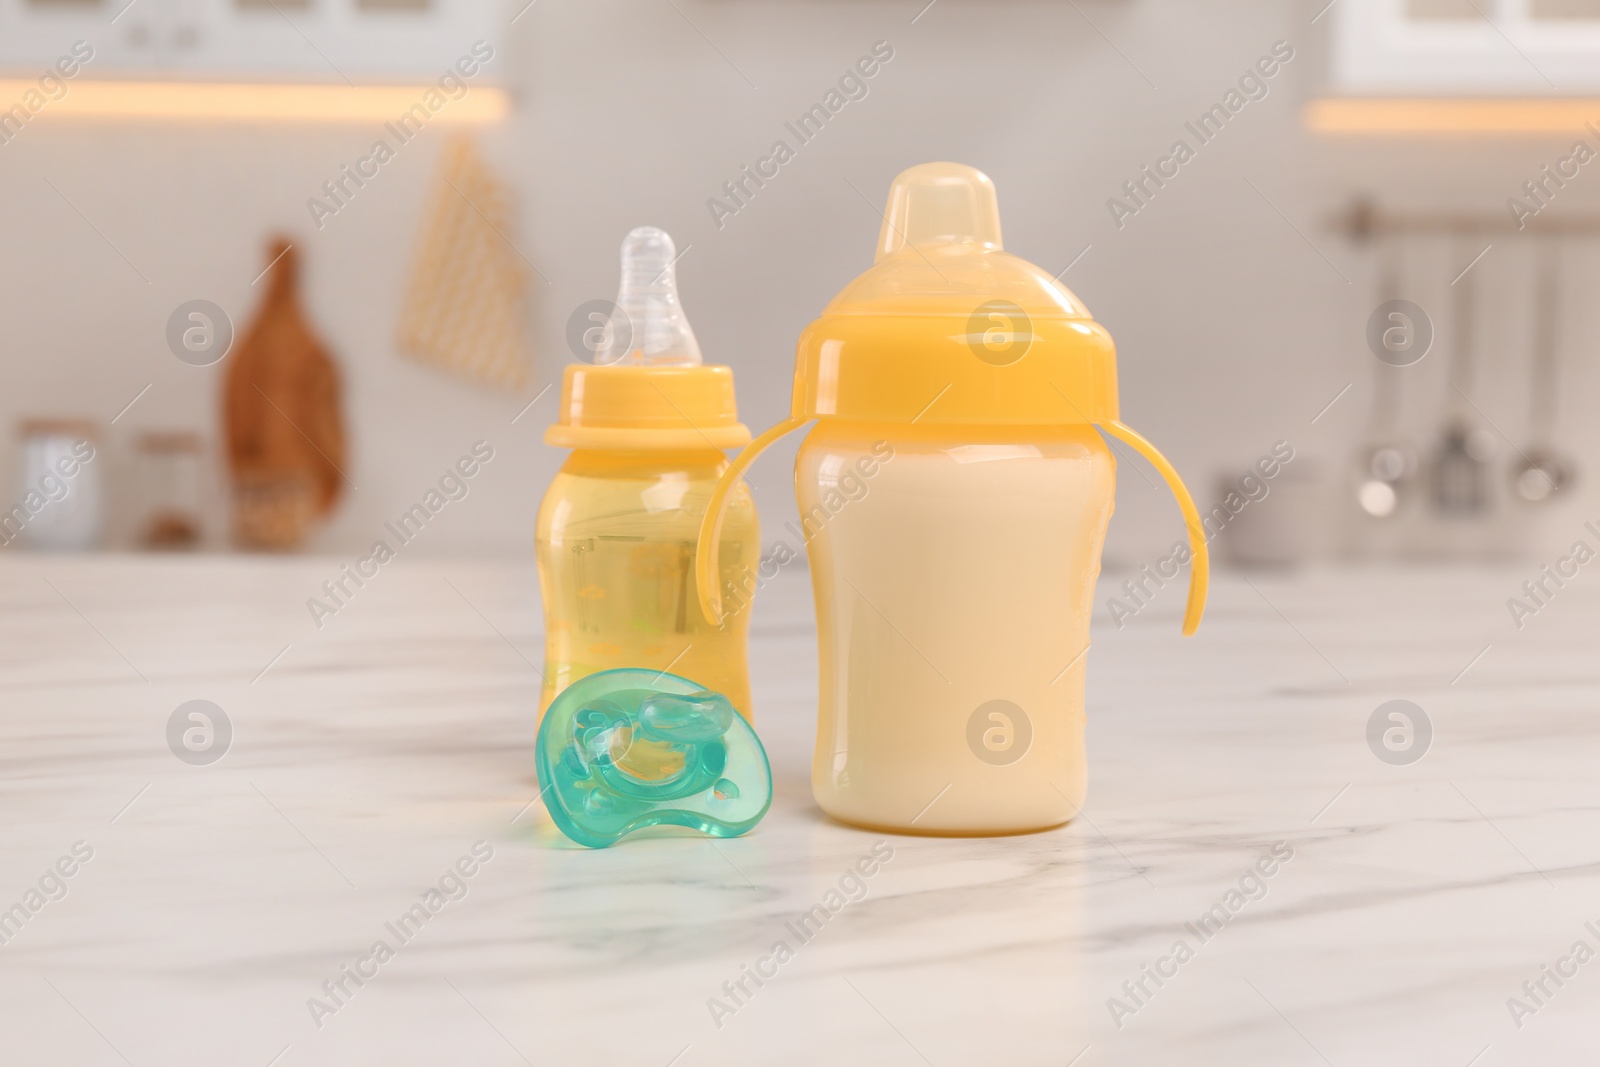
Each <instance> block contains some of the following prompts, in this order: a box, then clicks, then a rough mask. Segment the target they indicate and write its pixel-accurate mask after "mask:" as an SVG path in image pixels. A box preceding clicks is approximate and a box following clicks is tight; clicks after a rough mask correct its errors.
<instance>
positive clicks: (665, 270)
mask: <svg viewBox="0 0 1600 1067" xmlns="http://www.w3.org/2000/svg"><path fill="white" fill-rule="evenodd" d="M676 259H677V249H676V248H674V247H673V244H672V238H671V237H669V236H667V232H666V231H665V230H661V229H658V228H656V227H654V226H640V227H639V228H638V229H636V230H633V231H631V232H629V234H628V236H627V237H624V238H623V239H622V284H621V287H620V288H619V289H618V290H617V310H618V311H620V312H621V313H622V315H623V316H624V319H623V322H624V323H625V324H626V326H624V327H622V328H617V329H612V330H611V331H609V332H608V335H607V337H606V341H605V344H604V345H603V346H602V347H601V348H600V350H599V351H598V352H596V353H595V362H596V363H633V364H643V365H647V366H657V367H660V366H677V367H693V366H699V364H700V345H699V343H698V342H696V341H695V339H694V331H693V330H691V329H690V328H689V320H688V319H687V318H686V317H685V316H684V314H683V307H682V305H680V304H679V303H678V275H677V268H676V266H675V265H674V264H675V261H676Z"/></svg>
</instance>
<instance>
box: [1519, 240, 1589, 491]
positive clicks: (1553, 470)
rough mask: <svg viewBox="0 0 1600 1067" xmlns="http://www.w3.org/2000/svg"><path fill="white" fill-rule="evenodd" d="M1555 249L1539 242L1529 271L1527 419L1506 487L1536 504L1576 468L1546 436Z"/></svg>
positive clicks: (1553, 381) (1552, 411)
mask: <svg viewBox="0 0 1600 1067" xmlns="http://www.w3.org/2000/svg"><path fill="white" fill-rule="evenodd" d="M1558 255H1559V250H1558V248H1557V247H1556V245H1555V244H1554V242H1553V241H1550V240H1545V241H1541V242H1540V244H1539V269H1538V271H1537V272H1536V273H1535V275H1534V278H1535V285H1536V286H1537V289H1536V291H1535V294H1534V307H1535V318H1534V324H1533V358H1532V359H1531V360H1530V361H1529V380H1528V424H1529V426H1530V438H1531V440H1530V443H1529V445H1528V447H1527V449H1526V450H1524V451H1523V452H1521V453H1520V454H1519V456H1518V459H1517V462H1516V464H1515V465H1514V466H1513V467H1512V468H1511V490H1512V492H1514V493H1516V495H1517V497H1518V498H1519V499H1521V500H1523V501H1525V502H1527V503H1529V504H1542V503H1544V502H1545V501H1547V500H1549V499H1551V498H1552V497H1555V496H1557V495H1559V494H1560V493H1562V492H1563V491H1564V490H1566V489H1567V488H1568V487H1569V486H1571V484H1572V481H1573V478H1574V475H1575V472H1576V468H1575V466H1574V464H1573V462H1572V461H1571V460H1570V459H1568V458H1567V457H1566V456H1564V455H1562V454H1561V453H1560V452H1558V451H1557V450H1556V449H1555V448H1554V447H1553V446H1552V445H1551V444H1550V440H1551V438H1552V437H1553V436H1554V433H1555V423H1556V412H1557V408H1558V407H1559V404H1558V398H1559V396H1560V382H1559V377H1558V370H1559V367H1558V359H1559V357H1558V351H1557V346H1558V344H1559V340H1558V338H1559V336H1560V333H1559V331H1560V328H1561V326H1560V323H1561V280H1560V271H1559V267H1558V263H1557V257H1558Z"/></svg>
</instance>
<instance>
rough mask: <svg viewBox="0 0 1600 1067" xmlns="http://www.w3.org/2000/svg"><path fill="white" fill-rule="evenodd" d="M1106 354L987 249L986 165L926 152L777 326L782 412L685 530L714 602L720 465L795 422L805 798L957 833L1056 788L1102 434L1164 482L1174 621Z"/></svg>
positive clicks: (1067, 742) (1106, 338) (1068, 787)
mask: <svg viewBox="0 0 1600 1067" xmlns="http://www.w3.org/2000/svg"><path fill="white" fill-rule="evenodd" d="M1116 371H1117V369H1116V353H1115V348H1114V347H1113V345H1112V342H1111V337H1110V335H1109V334H1108V333H1107V332H1106V330H1105V328H1104V327H1102V326H1101V325H1100V324H1098V323H1097V322H1095V321H1094V319H1093V318H1091V317H1090V315H1089V312H1088V310H1087V309H1086V308H1084V306H1083V304H1082V303H1080V302H1079V301H1078V299H1077V298H1076V297H1075V296H1073V295H1072V294H1071V293H1070V292H1068V291H1067V290H1066V289H1065V288H1063V287H1062V286H1060V285H1059V284H1057V283H1056V281H1055V280H1054V279H1053V278H1052V277H1051V276H1050V274H1049V273H1048V272H1046V271H1044V270H1041V269H1040V268H1039V267H1036V266H1034V265H1033V264H1032V263H1029V262H1027V261H1025V260H1022V259H1019V258H1017V257H1016V256H1013V255H1010V254H1008V253H1006V252H1005V251H1003V250H1002V248H1001V243H1000V217H999V209H998V207H997V205H996V200H995V191H994V185H993V183H992V182H990V180H989V179H988V177H986V176H985V175H983V174H982V173H980V172H978V171H976V170H973V169H972V168H970V167H964V166H959V165H957V164H953V163H929V164H925V165H922V166H918V167H912V168H911V169H910V170H907V171H905V172H903V173H902V174H900V175H899V177H897V178H896V179H895V181H894V184H893V186H892V187H891V189H890V192H889V204H888V209H887V211H886V213H885V216H884V222H883V229H882V232H881V234H880V236H879V239H878V249H877V256H876V260H875V263H874V265H873V267H872V268H871V269H870V270H868V271H867V272H866V273H865V274H862V275H861V276H860V277H858V278H857V279H856V280H855V281H853V282H852V283H850V285H848V286H846V288H845V289H844V291H843V292H841V293H840V294H839V295H838V296H837V297H836V298H835V299H834V300H833V302H832V303H831V304H829V305H828V307H827V308H826V309H825V310H824V311H823V313H822V317H821V318H820V319H818V320H817V321H816V322H814V323H812V324H811V326H810V327H809V328H807V330H806V331H805V333H804V334H802V335H801V338H800V343H799V348H798V353H797V356H796V367H795V377H794V399H793V405H792V408H791V412H792V415H791V418H789V419H788V420H786V421H785V422H783V423H780V424H779V425H778V426H775V427H773V429H772V430H770V431H768V432H767V433H765V434H763V435H762V436H761V437H760V438H758V439H757V440H756V441H755V442H754V443H753V444H752V445H751V446H750V447H749V448H747V449H746V450H745V451H744V453H743V454H741V455H740V457H739V458H738V459H737V460H736V461H735V462H734V464H733V466H732V467H730V468H729V469H728V470H727V471H726V472H725V473H724V474H723V475H722V479H721V482H720V484H719V485H718V488H717V495H716V497H715V498H714V499H713V500H712V503H711V507H710V510H709V511H708V513H707V514H706V518H705V524H704V527H703V529H702V535H701V540H700V543H699V547H698V553H699V560H700V567H699V570H698V582H699V587H700V594H701V597H702V601H703V603H704V605H705V608H706V613H707V615H708V617H709V618H717V617H719V615H720V613H721V612H722V611H723V610H726V607H727V605H725V604H724V603H723V598H722V594H723V593H724V591H725V590H726V588H727V587H726V586H725V584H722V583H725V582H726V578H725V577H724V576H723V574H722V571H721V570H720V568H721V567H722V566H723V564H722V563H720V562H719V561H720V560H721V557H722V553H723V552H725V551H726V550H727V549H726V548H725V547H724V546H725V545H726V544H727V540H726V539H727V537H728V530H729V529H730V528H736V527H732V526H731V525H730V524H732V523H733V522H734V521H735V520H736V519H737V517H738V514H739V513H738V511H737V510H736V509H735V508H734V507H730V508H729V509H728V510H727V511H726V514H727V516H728V517H727V518H726V519H724V517H723V516H724V505H725V504H730V505H731V504H734V503H735V502H737V501H742V500H743V497H742V496H739V495H738V494H739V493H740V482H739V475H740V474H741V473H742V472H743V471H744V470H745V468H747V467H748V466H749V464H750V463H751V462H752V461H753V460H754V459H755V457H756V455H757V454H758V453H759V452H760V451H761V450H762V449H763V448H765V447H766V446H767V445H769V444H771V443H772V442H773V441H774V440H776V439H777V438H778V437H780V436H782V435H783V434H785V433H788V432H789V431H791V430H794V429H797V428H798V427H800V426H801V425H803V424H805V423H806V422H809V421H811V420H816V425H815V426H814V427H813V428H812V429H811V432H810V433H809V434H808V435H807V436H806V438H805V440H804V443H803V444H802V445H801V447H800V452H799V457H798V459H797V460H796V464H795V487H796V490H797V496H798V499H799V507H800V520H801V529H802V531H803V533H804V537H805V540H806V547H807V554H808V556H809V558H810V563H811V579H812V589H813V593H814V594H815V598H816V613H817V645H818V657H819V662H820V672H821V678H820V683H819V704H818V712H817V744H816V750H815V753H814V756H813V760H812V770H811V782H812V789H813V791H814V793H815V795H816V798H817V802H818V803H819V804H820V805H821V806H822V808H823V810H825V811H826V812H827V813H828V814H830V815H832V816H834V817H835V818H837V819H840V820H842V821H844V822H849V823H854V824H856V825H860V826H867V827H873V828H879V829H885V830H893V831H899V832H906V833H928V834H948V835H961V834H974V835H976V834H1004V833H1020V832H1024V831H1030V830H1040V829H1044V828H1047V827H1051V826H1057V825H1060V824H1061V823H1064V822H1066V821H1068V820H1069V819H1071V818H1072V817H1073V816H1074V815H1075V814H1076V813H1077V812H1078V810H1079V808H1080V806H1081V805H1082V803H1083V800H1084V794H1085V787H1086V766H1085V760H1084V677H1085V669H1086V663H1087V655H1086V654H1087V652H1088V650H1089V615H1090V607H1091V604H1092V600H1093V596H1094V585H1095V579H1096V578H1097V577H1098V575H1099V573H1100V549H1101V545H1102V542H1103V541H1104V538H1105V532H1106V524H1107V523H1108V521H1109V520H1110V518H1111V508H1112V499H1113V492H1114V488H1115V472H1116V462H1115V460H1114V459H1113V457H1112V454H1111V452H1110V450H1109V449H1108V448H1107V446H1106V442H1105V439H1104V438H1103V437H1102V436H1101V434H1102V433H1108V434H1111V435H1112V436H1114V437H1117V438H1120V439H1121V440H1123V441H1124V442H1126V443H1127V444H1128V445H1130V446H1131V447H1133V448H1134V449H1135V450H1137V451H1138V452H1140V453H1141V454H1143V455H1144V456H1145V457H1146V458H1147V459H1148V460H1149V461H1150V462H1151V463H1152V464H1153V465H1154V466H1155V468H1156V469H1157V470H1158V471H1159V472H1160V473H1161V475H1162V476H1163V477H1164V478H1165V479H1166V481H1167V484H1168V485H1169V486H1170V487H1171V489H1172V492H1173V493H1174V495H1175V496H1176V497H1177V500H1178V504H1179V506H1180V508H1181V510H1182V513H1183V517H1184V519H1185V523H1186V525H1187V527H1188V535H1189V542H1190V546H1191V555H1192V558H1191V559H1189V560H1188V562H1190V563H1191V570H1190V585H1189V600H1188V606H1187V609H1186V614H1185V618H1184V632H1185V633H1192V632H1193V631H1194V629H1195V627H1196V626H1197V625H1198V624H1199V621H1200V613H1201V611H1202V609H1203V608H1204V604H1205V589H1206V579H1207V557H1206V546H1205V538H1204V535H1203V532H1202V530H1201V528H1200V521H1199V516H1198V514H1197V513H1196V511H1195V508H1194V503H1193V501H1192V500H1191V499H1190V497H1189V494H1188V491H1187V490H1186V489H1185V488H1184V486H1183V483H1182V481H1181V480H1180V479H1179V478H1178V475H1177V473H1176V471H1174V470H1173V468H1172V466H1171V465H1170V464H1169V463H1168V462H1167V461H1166V459H1165V458H1163V457H1162V455H1161V454H1160V453H1159V452H1157V451H1156V449H1155V448H1154V446H1152V445H1151V444H1150V443H1149V442H1147V441H1146V440H1145V439H1144V438H1143V437H1141V436H1139V435H1138V434H1137V433H1135V432H1134V431H1133V430H1131V429H1129V428H1128V427H1127V426H1125V425H1123V424H1122V423H1121V422H1120V421H1118V410H1117V373H1116ZM741 521H742V520H741ZM741 606H742V605H741Z"/></svg>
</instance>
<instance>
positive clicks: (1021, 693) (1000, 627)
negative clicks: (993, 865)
mask: <svg viewBox="0 0 1600 1067" xmlns="http://www.w3.org/2000/svg"><path fill="white" fill-rule="evenodd" d="M886 453H887V454H888V455H887V458H886ZM868 471H871V473H870V475H869V474H868ZM1115 472H1116V464H1115V460H1114V459H1113V457H1112V455H1111V453H1110V451H1109V450H1108V449H1107V448H1106V445H1105V442H1104V441H1103V440H1102V439H1101V437H1100V436H1099V434H1098V433H1096V432H1095V430H1094V429H1093V428H1092V427H1090V426H1081V425H1080V426H1056V427H1022V426H1009V427H994V428H982V427H970V426H963V427H950V426H944V427H928V428H923V427H917V426H910V425H905V424H900V425H873V424H866V423H853V422H842V421H836V420H823V421H821V422H819V423H818V424H817V426H816V427H815V428H814V429H813V430H812V431H811V433H810V435H809V436H808V437H807V438H806V440H805V442H804V444H803V445H802V446H801V449H800V454H799V458H798V460H797V463H796V469H795V482H796V489H797V495H798V498H799V502H800V515H801V521H802V524H803V526H804V529H805V531H806V535H807V538H808V541H807V552H808V554H809V557H810V562H811V575H812V584H813V589H814V593H815V596H816V609H817V635H818V637H817V643H818V650H819V658H820V662H821V681H820V693H819V698H820V700H819V708H818V717H817V747H816V751H815V755H814V758H813V762H812V787H813V790H814V792H815V795H816V798H817V802H818V803H819V804H820V805H821V806H822V808H823V810H825V811H826V812H828V814H830V815H832V816H834V817H835V818H837V819H840V820H842V821H844V822H849V823H854V824H857V825H861V826H867V827H872V828H876V829H885V830H894V831H901V832H909V833H927V834H947V835H963V834H973V835H978V834H1003V833H1021V832H1025V831H1030V830H1040V829H1045V828H1047V827H1051V826H1057V825H1060V824H1061V823H1064V822H1066V821H1068V820H1069V819H1071V818H1072V817H1073V816H1074V815H1076V814H1077V811H1078V809H1079V807H1080V806H1081V805H1082V803H1083V799H1084V794H1085V789H1086V785H1087V778H1086V766H1085V760H1084V702H1083V696H1084V678H1085V664H1086V661H1087V656H1086V655H1085V653H1086V651H1087V647H1088V641H1089V615H1090V609H1091V604H1092V600H1093V596H1094V586H1095V581H1096V579H1097V578H1098V576H1099V573H1100V551H1101V547H1102V545H1103V543H1104V540H1105V532H1106V525H1107V523H1108V522H1109V521H1110V518H1111V509H1112V504H1113V494H1114V485H1115Z"/></svg>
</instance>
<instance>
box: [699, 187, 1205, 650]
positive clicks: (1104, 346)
mask: <svg viewBox="0 0 1600 1067" xmlns="http://www.w3.org/2000/svg"><path fill="white" fill-rule="evenodd" d="M811 419H848V420H851V421H857V422H875V423H880V424H890V425H892V424H896V423H902V424H910V423H913V422H915V423H919V424H921V425H924V426H926V425H930V424H935V425H936V424H946V425H953V426H959V425H973V426H1059V425H1064V424H1080V425H1081V424H1092V425H1095V426H1097V427H1099V428H1100V429H1101V430H1103V431H1105V432H1107V433H1109V434H1111V435H1112V436H1114V437H1117V438H1119V439H1121V440H1123V441H1125V442H1126V443H1127V444H1128V445H1130V446H1131V447H1133V448H1134V449H1135V450H1137V451H1138V452H1140V453H1141V454H1142V455H1144V456H1145V458H1146V459H1148V460H1149V461H1150V462H1151V464H1152V465H1154V466H1155V468H1156V470H1157V471H1159V472H1160V473H1161V475H1162V477H1163V478H1165V479H1166V481H1167V485H1168V486H1169V487H1170V488H1171V490H1172V493H1173V495H1174V496H1175V497H1176V498H1177V500H1178V506H1179V508H1180V509H1181V510H1182V512H1183V517H1184V522H1185V525H1186V526H1187V528H1188V533H1189V543H1190V546H1191V550H1192V557H1193V562H1192V566H1191V569H1190V572H1189V573H1190V578H1189V601H1188V607H1187V609H1186V611H1185V615H1184V624H1183V629H1184V633H1186V634H1187V633H1193V632H1194V630H1195V628H1196V627H1197V626H1199V624H1200V615H1201V613H1202V611H1203V610H1204V608H1205V597H1206V586H1207V579H1208V574H1209V570H1208V556H1207V553H1206V539H1205V533H1204V530H1203V529H1202V527H1201V525H1200V514H1199V512H1198V511H1197V510H1196V509H1195V506H1194V501H1193V499H1191V498H1190V496H1189V491H1188V489H1186V488H1185V487H1184V484H1183V481H1182V479H1180V478H1179V477H1178V473H1177V471H1176V470H1174V469H1173V467H1172V464H1170V463H1168V462H1167V460H1166V457H1164V456H1162V455H1161V453H1160V452H1159V451H1157V450H1156V448H1155V446H1154V445H1152V444H1151V443H1150V442H1149V441H1146V440H1145V439H1144V438H1143V437H1141V436H1140V435H1139V434H1138V433H1136V432H1134V431H1133V430H1132V429H1130V428H1129V427H1127V426H1125V425H1123V424H1122V422H1120V421H1119V419H1118V410H1117V357H1116V346H1115V345H1114V344H1113V343H1112V340H1111V335H1110V334H1109V333H1107V332H1106V329H1105V327H1103V326H1101V325H1100V324H1099V323H1097V322H1095V321H1094V318H1093V317H1092V316H1091V315H1090V314H1089V311H1088V309H1087V308H1085V307H1084V306H1083V304H1082V303H1081V302H1080V301H1079V300H1078V298H1077V297H1075V296H1073V295H1072V293H1070V292H1068V291H1067V289H1066V288H1065V287H1064V286H1062V285H1060V284H1059V283H1058V282H1057V281H1056V280H1055V279H1054V278H1053V277H1051V276H1050V274H1049V273H1047V272H1046V271H1044V270H1043V269H1042V268H1040V267H1037V266H1035V265H1033V264H1032V263H1029V262H1028V261H1027V260H1025V259H1020V258H1018V257H1017V256H1013V255H1011V254H1010V253H1008V252H1006V251H1005V250H1004V249H1003V247H1002V246H1001V240H1000V210H999V207H998V204H997V201H996V198H995V191H994V183H993V182H992V181H990V180H989V178H988V176H987V175H985V174H983V173H982V172H981V171H977V170H974V169H973V168H971V167H966V166H962V165H960V164H957V163H924V164H922V165H920V166H916V167H912V168H910V169H909V170H905V171H902V172H901V173H900V175H899V176H898V177H896V178H895V180H894V184H893V186H892V187H891V188H890V190H889V204H888V208H887V210H886V211H885V213H884V216H883V228H882V230H881V231H880V233H879V236H878V249H877V256H876V259H875V262H874V263H873V265H872V267H871V268H870V269H869V270H867V271H866V272H865V273H864V274H862V275H861V276H860V277H858V278H856V279H855V280H854V281H853V282H851V283H850V284H849V285H847V286H846V287H845V288H844V291H842V292H841V293H839V295H838V296H837V297H835V298H834V299H833V301H832V302H831V303H830V304H829V305H828V306H827V308H825V309H824V310H823V313H822V317H821V318H819V319H817V320H816V321H815V322H813V323H812V324H811V325H810V326H809V327H807V329H806V331H805V332H804V333H803V334H801V336H800V343H799V347H798V350H797V353H796V357H795V375H794V398H793V402H792V405H791V409H790V417H789V418H788V419H787V420H785V421H784V422H782V423H780V424H778V425H777V426H775V427H773V428H772V429H771V430H769V431H767V432H766V433H764V434H762V435H761V436H760V437H758V438H756V440H755V441H754V442H753V443H752V444H751V445H750V447H748V448H746V449H745V450H744V452H743V453H742V454H741V455H740V456H739V458H738V459H737V460H735V461H734V463H733V464H732V466H731V467H730V469H729V470H728V472H727V473H726V474H725V475H724V476H723V478H722V481H721V482H720V483H719V484H718V487H717V490H716V492H715V493H714V494H713V496H712V498H711V502H710V507H709V509H708V510H707V513H706V518H705V523H704V525H703V526H702V527H701V537H700V545H699V557H698V560H699V562H698V574H697V579H698V584H699V588H700V596H701V603H702V606H703V607H704V608H705V610H706V614H707V617H708V618H711V619H716V618H718V617H719V615H720V608H721V604H720V597H719V595H718V593H719V591H718V590H717V588H716V583H715V581H714V576H715V575H716V574H717V573H718V572H717V569H716V554H717V552H716V549H717V537H718V535H719V533H720V526H721V520H722V515H721V512H722V505H723V502H724V500H725V498H726V493H727V491H728V490H729V489H731V488H732V485H733V483H734V481H735V480H736V479H737V478H738V477H739V476H740V475H741V474H742V473H743V472H744V470H745V469H746V468H748V467H749V465H750V464H751V463H752V462H753V461H754V460H755V458H756V456H757V455H759V454H760V452H761V451H762V450H763V449H764V448H766V447H767V446H768V445H770V444H771V443H772V442H773V441H775V440H777V439H778V438H779V437H781V436H783V435H784V434H786V433H788V432H790V431H791V430H794V429H796V428H797V427H799V426H801V425H803V424H804V423H805V422H807V421H809V420H811ZM955 432H959V431H955Z"/></svg>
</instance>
